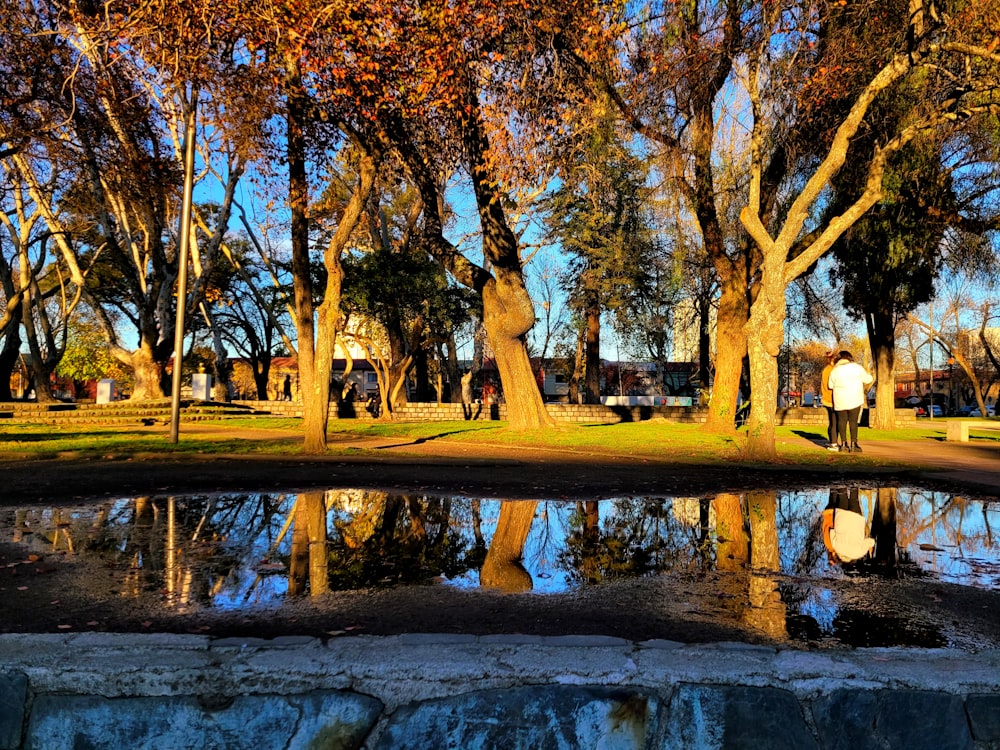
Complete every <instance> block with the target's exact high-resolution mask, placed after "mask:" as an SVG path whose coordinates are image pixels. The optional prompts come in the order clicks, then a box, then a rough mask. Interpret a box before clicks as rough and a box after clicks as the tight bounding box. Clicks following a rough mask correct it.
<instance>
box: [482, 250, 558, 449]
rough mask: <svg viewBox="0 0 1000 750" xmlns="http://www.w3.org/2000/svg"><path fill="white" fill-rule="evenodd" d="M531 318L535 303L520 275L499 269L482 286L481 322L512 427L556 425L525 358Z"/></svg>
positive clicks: (533, 320)
mask: <svg viewBox="0 0 1000 750" xmlns="http://www.w3.org/2000/svg"><path fill="white" fill-rule="evenodd" d="M534 322H535V315H534V307H533V306H532V303H531V297H530V296H529V295H528V290H527V289H526V288H525V286H524V279H523V277H522V276H521V275H520V274H511V273H503V272H501V271H500V270H499V269H498V270H497V275H496V279H495V280H494V281H491V282H490V283H488V284H487V285H486V286H485V288H484V289H483V325H484V327H485V328H486V335H487V337H488V338H489V342H490V346H491V347H492V348H493V356H494V358H495V359H496V363H497V370H498V371H499V373H500V382H501V383H502V384H503V393H504V400H505V402H506V404H507V423H508V426H509V427H510V428H511V429H514V430H532V429H539V428H542V427H552V426H554V425H555V420H554V419H552V417H551V416H550V415H549V413H548V411H546V409H545V402H544V401H543V400H542V394H541V393H540V392H539V390H538V383H537V381H536V380H535V373H534V372H533V371H532V369H531V361H530V359H529V358H528V347H527V344H526V343H525V335H526V334H527V332H528V331H529V330H530V329H531V326H532V325H533V324H534Z"/></svg>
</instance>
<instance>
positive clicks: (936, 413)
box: [916, 404, 944, 417]
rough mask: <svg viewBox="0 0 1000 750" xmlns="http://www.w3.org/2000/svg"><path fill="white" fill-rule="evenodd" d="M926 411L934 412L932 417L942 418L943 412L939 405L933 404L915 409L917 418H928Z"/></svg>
mask: <svg viewBox="0 0 1000 750" xmlns="http://www.w3.org/2000/svg"><path fill="white" fill-rule="evenodd" d="M928 409H933V410H934V416H935V417H943V416H944V410H943V409H942V408H941V406H940V404H934V405H932V406H927V405H926V404H921V405H920V406H918V407H917V409H916V411H917V416H918V417H926V416H929V414H928V412H927V410H928Z"/></svg>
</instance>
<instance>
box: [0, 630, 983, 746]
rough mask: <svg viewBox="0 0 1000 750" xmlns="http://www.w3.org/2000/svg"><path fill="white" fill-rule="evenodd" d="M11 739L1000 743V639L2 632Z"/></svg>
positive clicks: (1, 737) (46, 742) (0, 741)
mask: <svg viewBox="0 0 1000 750" xmlns="http://www.w3.org/2000/svg"><path fill="white" fill-rule="evenodd" d="M0 708H2V710H0V750H29V749H30V750H64V749H65V748H213V749H217V750H243V749H244V748H245V749H246V750H261V749H262V748H267V749H268V750H283V749H286V748H287V749H288V750H292V749H293V748H294V749H301V748H319V747H331V748H332V747H336V748H343V749H344V750H361V749H362V748H365V749H366V750H397V749H398V748H411V749H413V750H423V749H426V750H437V749H438V748H442V747H453V748H510V750H521V749H522V748H523V749H524V750H528V749H532V750H533V749H534V748H555V747H565V748H581V749H582V748H598V747H603V748H621V749H622V750H631V749H633V748H634V749H635V750H653V749H654V748H657V749H659V748H671V749H672V750H712V749H715V748H731V747H746V748H796V749H797V750H813V749H814V750H820V748H839V747H851V748H869V747H880V748H906V749H907V750H925V749H926V750H931V749H932V748H933V750H940V748H968V749H969V750H977V749H979V748H982V749H983V750H986V749H987V748H996V747H1000V654H998V653H997V652H995V651H990V650H984V651H980V652H977V653H964V652H960V651H955V650H947V649H936V650H935V649H932V650H923V649H857V650H819V651H797V650H791V649H774V648H769V647H766V646H751V645H746V644H739V643H728V644H690V645H684V644H681V643H674V642H668V641H648V642H643V643H633V642H630V641H625V640H622V639H618V638H610V637H605V636H562V637H536V636H518V635H497V636H481V637H475V636H470V635H434V634H414V635H407V636H397V637H382V638H380V637H370V636H357V637H347V638H334V639H331V640H330V641H329V642H327V643H325V644H324V643H322V642H320V641H319V640H315V639H310V638H303V637H290V638H283V639H277V640H275V641H260V640H257V639H253V638H249V639H236V638H230V639H222V640H213V639H210V638H206V637H203V636H177V635H113V634H97V633H89V634H88V633H81V634H78V635H72V636H71V635H64V634H48V635H0Z"/></svg>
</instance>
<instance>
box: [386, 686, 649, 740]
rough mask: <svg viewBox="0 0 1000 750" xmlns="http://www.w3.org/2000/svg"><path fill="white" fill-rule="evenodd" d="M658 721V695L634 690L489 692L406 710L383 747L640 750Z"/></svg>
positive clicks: (394, 722) (394, 719) (393, 723)
mask: <svg viewBox="0 0 1000 750" xmlns="http://www.w3.org/2000/svg"><path fill="white" fill-rule="evenodd" d="M657 714H658V703H657V700H656V698H655V696H653V695H650V694H648V693H646V692H645V691H641V690H634V689H619V688H607V687H587V686H584V687H566V686H558V687H557V686H539V687H528V688H512V689H510V690H484V691H478V692H474V693H467V694H465V695H459V696H455V697H451V698H445V699H441V700H435V701H426V702H423V703H419V704H411V705H408V706H403V707H402V708H400V709H399V710H398V711H396V712H395V714H393V716H392V717H391V718H390V720H389V723H388V725H387V726H386V729H385V731H384V732H383V733H382V734H381V736H380V737H379V738H378V743H377V745H375V747H376V748H379V749H380V750H404V749H406V748H411V749H413V750H416V749H417V748H420V749H427V750H430V748H444V747H453V748H532V750H556V749H557V748H597V747H600V748H605V749H606V750H632V749H633V748H635V749H637V750H638V749H640V748H647V747H652V741H653V738H654V737H655V735H656V731H657V730H656V716H657Z"/></svg>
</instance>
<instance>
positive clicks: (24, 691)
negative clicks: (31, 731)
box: [0, 672, 28, 750]
mask: <svg viewBox="0 0 1000 750" xmlns="http://www.w3.org/2000/svg"><path fill="white" fill-rule="evenodd" d="M27 699H28V678H27V676H26V675H25V674H24V673H22V672H2V673H0V750H15V748H19V747H20V746H21V727H22V726H23V724H24V711H25V704H26V702H27Z"/></svg>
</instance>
